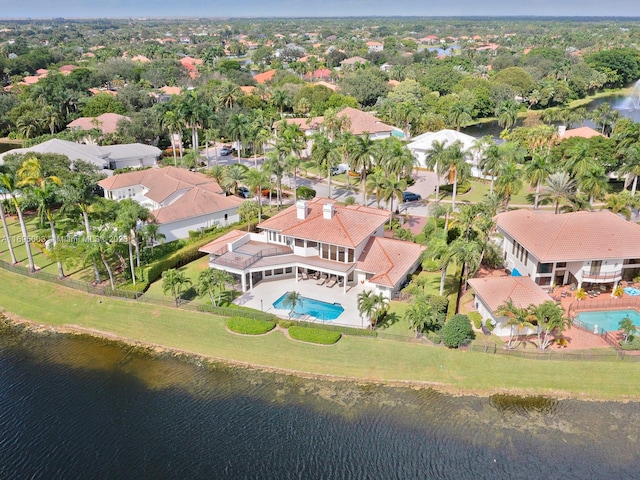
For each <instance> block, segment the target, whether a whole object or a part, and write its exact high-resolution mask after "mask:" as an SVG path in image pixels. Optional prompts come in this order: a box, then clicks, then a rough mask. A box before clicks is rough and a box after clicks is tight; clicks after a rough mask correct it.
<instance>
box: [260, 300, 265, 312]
mask: <svg viewBox="0 0 640 480" xmlns="http://www.w3.org/2000/svg"><path fill="white" fill-rule="evenodd" d="M260 311H261V312H264V309H263V308H262V299H260Z"/></svg>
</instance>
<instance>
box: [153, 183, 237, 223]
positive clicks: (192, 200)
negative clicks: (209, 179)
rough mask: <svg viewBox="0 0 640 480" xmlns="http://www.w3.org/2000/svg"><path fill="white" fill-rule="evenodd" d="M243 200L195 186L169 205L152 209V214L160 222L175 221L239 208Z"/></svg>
mask: <svg viewBox="0 0 640 480" xmlns="http://www.w3.org/2000/svg"><path fill="white" fill-rule="evenodd" d="M242 202H243V200H242V199H240V198H238V197H235V196H228V197H227V196H225V195H224V194H222V193H212V192H211V191H209V190H207V189H205V188H200V187H193V188H191V189H190V190H188V191H187V192H186V193H185V194H184V195H182V196H180V197H179V198H178V199H177V200H176V201H175V202H173V203H172V204H171V205H169V206H167V207H162V208H159V209H157V210H152V211H151V214H152V215H153V216H154V217H155V219H156V221H157V222H158V223H159V224H163V223H169V222H175V221H178V220H184V219H187V218H193V217H199V216H201V215H208V214H211V213H216V212H221V211H224V210H233V209H237V208H238V207H239V206H240V204H241V203H242Z"/></svg>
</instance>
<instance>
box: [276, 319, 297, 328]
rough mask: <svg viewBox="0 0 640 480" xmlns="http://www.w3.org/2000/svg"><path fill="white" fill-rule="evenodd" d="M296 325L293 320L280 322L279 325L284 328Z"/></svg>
mask: <svg viewBox="0 0 640 480" xmlns="http://www.w3.org/2000/svg"><path fill="white" fill-rule="evenodd" d="M295 324H296V322H295V321H293V320H278V325H280V327H282V328H289V327H292V326H294V325H295Z"/></svg>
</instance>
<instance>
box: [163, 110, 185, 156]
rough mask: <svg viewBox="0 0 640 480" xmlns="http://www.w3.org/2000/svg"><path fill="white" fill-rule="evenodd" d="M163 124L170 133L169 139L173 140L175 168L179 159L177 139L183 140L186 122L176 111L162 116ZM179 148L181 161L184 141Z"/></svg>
mask: <svg viewBox="0 0 640 480" xmlns="http://www.w3.org/2000/svg"><path fill="white" fill-rule="evenodd" d="M161 123H162V125H163V126H164V128H166V129H167V131H168V132H169V138H170V139H171V150H172V151H173V166H174V167H177V166H178V158H177V154H176V142H175V139H176V138H175V137H180V139H182V127H183V125H184V122H183V120H182V118H181V117H180V115H179V114H178V113H177V112H175V111H174V110H167V111H165V112H164V114H163V115H162V118H161ZM179 147H180V148H179V150H180V159H182V140H181V141H180V144H179Z"/></svg>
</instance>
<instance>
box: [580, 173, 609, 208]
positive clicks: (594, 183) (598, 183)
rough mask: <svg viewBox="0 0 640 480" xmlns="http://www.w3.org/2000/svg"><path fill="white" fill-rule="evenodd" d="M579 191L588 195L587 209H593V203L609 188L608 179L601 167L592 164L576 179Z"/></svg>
mask: <svg viewBox="0 0 640 480" xmlns="http://www.w3.org/2000/svg"><path fill="white" fill-rule="evenodd" d="M578 185H580V190H581V191H583V192H584V193H585V194H587V195H589V207H591V208H593V201H594V199H595V198H596V197H599V196H600V195H602V194H603V193H604V192H606V191H607V189H608V188H609V177H608V176H607V174H606V172H605V170H604V167H603V166H602V165H597V164H594V165H592V166H591V167H589V169H588V170H587V171H586V172H584V173H583V174H582V175H581V176H580V177H578Z"/></svg>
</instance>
